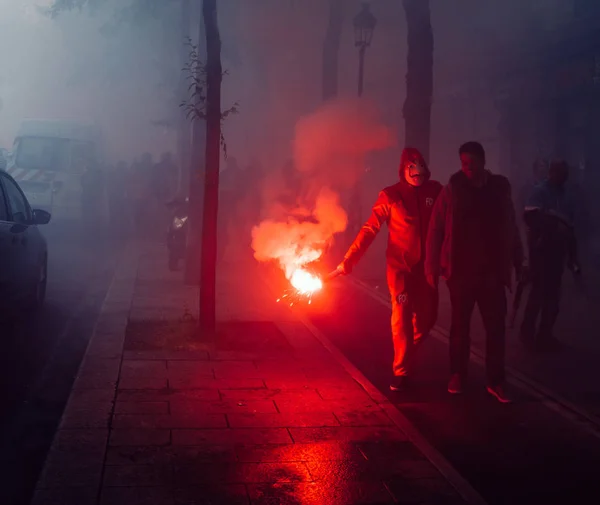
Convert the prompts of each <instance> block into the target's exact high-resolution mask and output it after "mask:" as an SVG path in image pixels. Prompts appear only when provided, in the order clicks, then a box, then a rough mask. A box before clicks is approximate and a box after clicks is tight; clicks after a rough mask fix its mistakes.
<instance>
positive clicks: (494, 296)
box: [448, 277, 506, 386]
mask: <svg viewBox="0 0 600 505" xmlns="http://www.w3.org/2000/svg"><path fill="white" fill-rule="evenodd" d="M448 289H449V290H450V302H451V304H452V321H451V324H450V372H451V373H452V374H459V375H460V376H461V377H462V378H463V379H465V378H466V377H467V375H468V367H469V356H470V351H471V317H472V315H473V309H474V308H475V305H476V304H477V306H478V307H479V311H480V313H481V318H482V319H483V325H484V327H485V333H486V342H485V347H486V351H485V354H486V356H485V364H486V377H487V382H488V386H498V385H500V384H502V383H503V382H504V351H505V349H504V347H505V337H506V287H505V285H504V282H502V280H501V279H500V278H499V277H498V278H486V279H483V278H477V279H469V278H456V277H452V278H451V279H450V280H449V281H448Z"/></svg>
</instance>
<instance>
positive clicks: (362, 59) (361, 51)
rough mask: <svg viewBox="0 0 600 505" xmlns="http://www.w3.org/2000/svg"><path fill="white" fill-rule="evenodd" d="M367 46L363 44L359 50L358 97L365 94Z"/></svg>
mask: <svg viewBox="0 0 600 505" xmlns="http://www.w3.org/2000/svg"><path fill="white" fill-rule="evenodd" d="M366 50H367V46H366V45H364V44H362V45H361V46H360V49H359V50H358V96H359V97H361V96H362V94H363V81H364V74H365V51H366Z"/></svg>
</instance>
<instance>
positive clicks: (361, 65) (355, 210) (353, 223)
mask: <svg viewBox="0 0 600 505" xmlns="http://www.w3.org/2000/svg"><path fill="white" fill-rule="evenodd" d="M366 50H367V46H366V45H365V44H361V46H360V48H359V50H358V97H359V98H360V97H361V96H362V94H363V85H364V76H365V52H366ZM362 175H363V174H362V172H361V174H360V177H359V178H358V180H357V181H356V184H355V185H354V190H353V191H352V196H351V198H352V200H351V202H350V209H351V216H352V217H351V220H350V226H349V229H350V233H351V234H355V233H358V230H359V229H360V220H361V217H362V216H361V204H360V203H361V202H360V189H359V184H360V183H361V179H362Z"/></svg>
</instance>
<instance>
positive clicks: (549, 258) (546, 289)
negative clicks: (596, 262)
mask: <svg viewBox="0 0 600 505" xmlns="http://www.w3.org/2000/svg"><path fill="white" fill-rule="evenodd" d="M564 265H565V258H564V255H556V256H554V255H552V254H551V253H550V254H549V255H546V257H545V258H544V259H543V260H541V261H540V262H539V263H538V264H537V265H536V264H532V272H531V290H530V291H529V297H528V298H527V305H526V306H525V314H524V316H523V322H522V324H521V332H520V337H521V340H522V341H523V342H526V343H534V342H535V343H538V344H544V343H546V342H548V340H549V339H551V338H552V330H553V329H554V324H555V323H556V319H557V317H558V311H559V308H560V291H561V283H562V277H563V273H564V269H565V266H564ZM538 319H539V326H538V327H537V331H536V325H537V322H538Z"/></svg>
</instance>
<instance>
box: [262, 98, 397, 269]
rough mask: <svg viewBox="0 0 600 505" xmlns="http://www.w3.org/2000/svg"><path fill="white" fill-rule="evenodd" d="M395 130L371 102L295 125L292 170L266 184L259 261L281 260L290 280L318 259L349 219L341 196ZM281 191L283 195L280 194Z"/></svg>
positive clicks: (341, 104)
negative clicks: (367, 160)
mask: <svg viewBox="0 0 600 505" xmlns="http://www.w3.org/2000/svg"><path fill="white" fill-rule="evenodd" d="M394 138H395V136H394V134H393V132H392V131H391V130H390V129H389V128H388V127H386V126H385V125H384V124H383V123H382V121H381V116H380V114H379V111H378V110H377V108H376V107H375V106H374V105H373V104H372V103H370V102H368V101H366V100H362V99H361V100H357V99H353V100H352V99H341V100H336V101H333V102H330V103H328V104H325V105H324V106H323V107H321V108H320V109H318V110H317V111H315V112H314V113H312V114H310V115H307V116H305V117H302V118H301V119H300V120H299V121H298V122H297V124H296V129H295V138H294V144H293V150H294V161H293V167H292V166H291V165H290V166H289V167H287V172H286V170H284V173H283V175H282V173H277V172H276V173H275V174H274V176H273V177H272V178H271V179H270V180H267V182H266V188H267V190H266V194H268V195H269V200H270V201H269V207H268V208H267V216H266V219H265V220H264V221H262V222H261V223H260V224H259V225H258V226H255V227H254V228H253V230H252V248H253V249H254V251H255V254H254V257H255V258H256V259H257V260H258V261H264V262H266V261H278V262H279V265H280V266H281V268H282V270H283V271H284V273H285V275H286V277H287V278H288V279H289V278H290V277H291V276H292V275H293V273H294V271H295V270H297V269H299V268H302V267H303V266H305V265H308V264H310V263H312V262H314V261H317V260H318V259H319V258H320V257H321V256H322V254H323V252H324V251H325V250H326V249H327V247H328V246H330V245H331V243H332V241H333V238H334V236H335V235H336V234H338V233H342V232H343V231H345V230H346V226H347V224H348V216H347V213H346V210H345V209H344V207H343V206H342V205H341V202H340V192H342V191H343V190H346V189H349V188H351V187H352V186H353V185H355V184H357V183H358V181H359V179H360V177H361V174H362V173H363V172H364V167H365V158H366V155H367V154H368V153H370V152H372V151H376V150H380V149H385V148H388V147H390V146H391V145H393V142H394ZM275 191H278V194H275Z"/></svg>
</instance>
